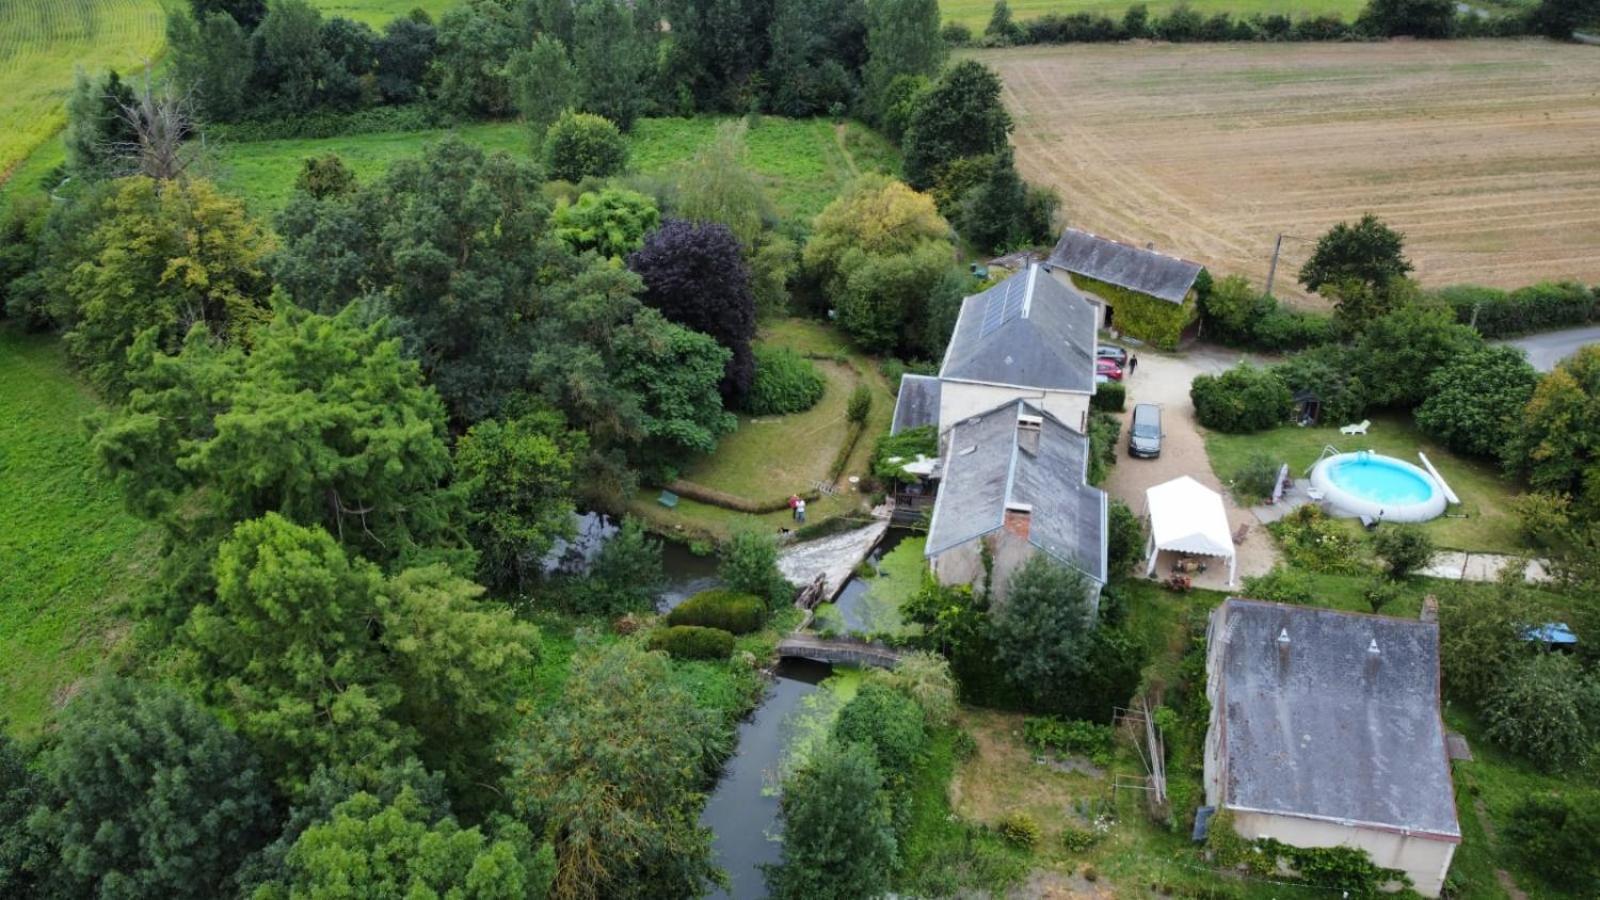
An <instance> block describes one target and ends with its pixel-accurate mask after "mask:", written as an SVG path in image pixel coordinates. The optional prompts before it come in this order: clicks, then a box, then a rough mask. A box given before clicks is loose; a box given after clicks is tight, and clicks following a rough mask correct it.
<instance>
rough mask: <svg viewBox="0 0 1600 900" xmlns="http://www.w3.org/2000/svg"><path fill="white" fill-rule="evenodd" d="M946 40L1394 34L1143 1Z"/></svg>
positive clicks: (1492, 32)
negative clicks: (1116, 13) (1115, 13)
mask: <svg viewBox="0 0 1600 900" xmlns="http://www.w3.org/2000/svg"><path fill="white" fill-rule="evenodd" d="M1534 33H1537V29H1536V28H1535V27H1534V24H1533V22H1532V20H1531V19H1530V18H1528V17H1526V16H1520V15H1505V16H1493V17H1490V18H1481V17H1479V16H1476V15H1470V16H1456V17H1455V18H1454V19H1453V20H1452V21H1451V22H1450V24H1449V33H1448V35H1445V36H1448V37H1457V38H1475V37H1517V36H1520V35H1526V34H1534ZM944 35H945V40H946V42H948V43H951V44H955V45H957V46H986V47H996V46H1008V45H1016V44H1093V43H1113V42H1117V41H1129V40H1158V41H1170V42H1172V43H1205V42H1223V41H1253V42H1300V41H1367V40H1382V39H1385V38H1388V37H1392V36H1395V35H1391V34H1386V33H1383V32H1382V30H1381V29H1379V28H1376V27H1372V26H1369V25H1368V24H1367V23H1365V22H1346V21H1345V20H1344V19H1342V18H1340V17H1339V16H1336V15H1324V16H1315V17H1311V18H1304V19H1299V20H1295V19H1291V18H1290V17H1289V16H1287V15H1284V14H1271V15H1266V14H1261V13H1257V14H1255V15H1252V16H1249V17H1245V18H1237V19H1236V18H1234V17H1233V16H1231V15H1230V14H1228V13H1217V14H1215V15H1212V16H1204V15H1201V14H1200V13H1198V12H1196V11H1194V10H1192V9H1189V8H1188V7H1186V6H1181V5H1180V6H1179V7H1178V8H1176V9H1174V10H1172V12H1171V13H1169V14H1168V15H1166V16H1158V17H1151V16H1150V15H1149V13H1148V11H1147V10H1146V8H1145V6H1144V4H1135V5H1133V6H1131V7H1129V9H1128V11H1127V12H1126V13H1125V14H1124V15H1123V17H1122V18H1121V19H1113V18H1111V17H1110V16H1107V15H1104V14H1099V15H1097V14H1094V13H1087V12H1079V13H1071V14H1067V15H1063V14H1060V13H1048V14H1046V15H1043V16H1040V17H1038V18H1035V19H1028V20H1026V21H1023V22H1018V23H1016V24H1015V25H1013V26H1012V29H1011V33H1010V34H1001V35H997V34H988V33H986V34H984V35H982V36H980V37H978V38H976V39H974V36H973V34H972V31H971V30H970V29H968V28H967V27H966V26H963V25H960V24H951V25H947V26H946V27H945V30H944Z"/></svg>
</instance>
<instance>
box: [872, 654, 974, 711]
mask: <svg viewBox="0 0 1600 900" xmlns="http://www.w3.org/2000/svg"><path fill="white" fill-rule="evenodd" d="M878 677H879V678H880V679H881V680H882V681H883V682H884V683H885V684H887V685H889V686H890V687H892V688H894V689H895V690H897V691H899V692H900V693H901V694H904V695H905V696H907V697H909V698H911V700H912V702H914V703H916V704H917V706H918V708H920V709H921V710H922V715H923V718H924V719H926V720H927V722H928V723H929V724H930V725H936V726H944V725H949V724H950V723H952V722H954V721H955V719H956V709H957V706H958V704H957V703H956V679H955V675H954V674H952V673H951V671H950V663H949V661H948V660H946V659H945V658H944V657H942V656H940V655H939V654H937V653H928V652H924V651H916V652H913V653H907V654H906V655H904V656H902V657H901V658H900V661H899V662H898V663H896V664H895V667H894V669H893V670H891V671H889V672H887V673H883V674H881V675H879V676H878Z"/></svg>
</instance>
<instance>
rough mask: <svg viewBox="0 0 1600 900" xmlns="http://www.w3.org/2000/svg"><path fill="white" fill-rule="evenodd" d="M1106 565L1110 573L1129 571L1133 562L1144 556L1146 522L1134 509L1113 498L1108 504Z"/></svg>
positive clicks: (1118, 573)
mask: <svg viewBox="0 0 1600 900" xmlns="http://www.w3.org/2000/svg"><path fill="white" fill-rule="evenodd" d="M1106 530H1107V531H1108V532H1109V535H1108V537H1107V538H1106V565H1107V566H1108V567H1109V568H1110V570H1111V571H1110V574H1112V575H1120V574H1122V573H1124V572H1127V571H1128V569H1129V568H1131V567H1132V566H1133V564H1134V563H1135V562H1137V561H1139V560H1140V559H1143V558H1144V523H1143V522H1141V521H1139V517H1138V516H1136V515H1134V513H1133V509H1132V508H1130V507H1129V506H1128V504H1126V503H1124V502H1122V501H1121V500H1116V499H1112V500H1111V501H1110V502H1109V504H1108V505H1107V506H1106Z"/></svg>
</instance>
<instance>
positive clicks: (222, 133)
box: [206, 103, 449, 144]
mask: <svg viewBox="0 0 1600 900" xmlns="http://www.w3.org/2000/svg"><path fill="white" fill-rule="evenodd" d="M448 121H449V119H448V117H446V116H444V115H442V114H441V113H440V112H439V111H438V109H437V108H435V107H433V106H429V105H427V104H425V103H411V104H407V105H405V106H372V107H368V108H366V109H358V110H356V111H355V112H332V111H329V110H313V111H309V112H306V113H305V114H303V115H289V116H272V117H261V118H248V119H241V120H240V121H238V122H227V123H217V124H215V125H209V126H207V127H206V139H207V140H208V141H213V142H217V143H222V144H243V143H249V142H252V141H276V140H290V139H295V140H309V139H320V138H334V137H346V136H348V135H353V134H379V133H382V132H390V131H426V130H428V129H433V128H439V127H441V126H443V125H445V124H446V123H447V122H448Z"/></svg>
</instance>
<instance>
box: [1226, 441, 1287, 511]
mask: <svg viewBox="0 0 1600 900" xmlns="http://www.w3.org/2000/svg"><path fill="white" fill-rule="evenodd" d="M1281 468H1282V466H1281V464H1280V463H1279V462H1278V461H1277V460H1275V459H1273V458H1272V457H1270V456H1268V455H1267V454H1265V453H1252V454H1250V457H1249V458H1248V459H1246V460H1245V461H1244V465H1242V466H1240V467H1239V470H1238V471H1237V472H1235V473H1233V496H1234V497H1236V498H1237V499H1238V500H1239V502H1240V503H1258V502H1260V501H1262V500H1265V499H1267V498H1269V497H1271V496H1272V491H1273V489H1274V488H1276V487H1277V486H1278V472H1279V471H1280V470H1281Z"/></svg>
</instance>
